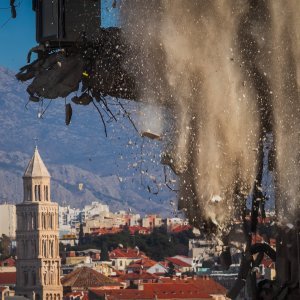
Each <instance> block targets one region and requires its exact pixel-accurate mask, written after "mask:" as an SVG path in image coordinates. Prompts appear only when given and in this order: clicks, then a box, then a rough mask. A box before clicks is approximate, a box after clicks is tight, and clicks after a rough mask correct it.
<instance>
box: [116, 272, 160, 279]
mask: <svg viewBox="0 0 300 300" xmlns="http://www.w3.org/2000/svg"><path fill="white" fill-rule="evenodd" d="M156 279H158V277H157V276H155V275H152V274H149V273H146V272H143V273H127V274H124V275H122V276H120V280H121V281H122V280H156Z"/></svg>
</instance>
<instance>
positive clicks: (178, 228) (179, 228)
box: [171, 225, 192, 233]
mask: <svg viewBox="0 0 300 300" xmlns="http://www.w3.org/2000/svg"><path fill="white" fill-rule="evenodd" d="M191 228H192V226H191V225H177V226H173V227H172V228H171V232H173V233H178V232H182V231H187V230H189V229H191Z"/></svg>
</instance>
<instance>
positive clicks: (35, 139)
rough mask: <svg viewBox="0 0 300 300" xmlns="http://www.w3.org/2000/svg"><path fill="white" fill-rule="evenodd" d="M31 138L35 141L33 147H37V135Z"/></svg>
mask: <svg viewBox="0 0 300 300" xmlns="http://www.w3.org/2000/svg"><path fill="white" fill-rule="evenodd" d="M33 140H34V143H35V149H37V142H38V140H39V139H38V138H37V137H35V138H34V139H33Z"/></svg>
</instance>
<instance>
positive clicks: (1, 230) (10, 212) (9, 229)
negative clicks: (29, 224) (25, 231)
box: [0, 204, 17, 239]
mask: <svg viewBox="0 0 300 300" xmlns="http://www.w3.org/2000/svg"><path fill="white" fill-rule="evenodd" d="M16 228H17V215H16V206H15V205H13V204H1V205H0V235H1V236H2V234H5V235H6V236H8V237H9V238H11V239H15V237H16Z"/></svg>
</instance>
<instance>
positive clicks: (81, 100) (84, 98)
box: [71, 93, 93, 105]
mask: <svg viewBox="0 0 300 300" xmlns="http://www.w3.org/2000/svg"><path fill="white" fill-rule="evenodd" d="M71 100H72V102H74V103H75V104H79V105H89V104H90V103H91V102H92V101H93V97H92V96H90V95H89V94H88V93H83V94H82V95H81V96H79V97H77V96H75V97H73V98H72V99H71Z"/></svg>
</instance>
